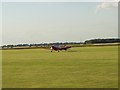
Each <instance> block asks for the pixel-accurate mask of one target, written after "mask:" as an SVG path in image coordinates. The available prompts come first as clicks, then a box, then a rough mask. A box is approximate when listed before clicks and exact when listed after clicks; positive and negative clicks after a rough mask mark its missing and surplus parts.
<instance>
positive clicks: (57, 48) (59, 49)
mask: <svg viewBox="0 0 120 90" xmlns="http://www.w3.org/2000/svg"><path fill="white" fill-rule="evenodd" d="M69 48H71V46H64V47H59V46H55V45H52V46H51V48H50V49H51V52H52V51H53V50H55V51H58V52H59V51H62V50H65V51H66V50H67V49H69Z"/></svg>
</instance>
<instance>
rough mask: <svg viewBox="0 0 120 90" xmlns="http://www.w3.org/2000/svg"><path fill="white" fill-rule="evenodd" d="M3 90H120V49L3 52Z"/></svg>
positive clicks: (93, 48) (113, 47) (95, 48)
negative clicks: (117, 89)
mask: <svg viewBox="0 0 120 90" xmlns="http://www.w3.org/2000/svg"><path fill="white" fill-rule="evenodd" d="M2 52H3V88H117V87H118V47H117V46H104V47H74V48H71V49H70V50H69V51H61V52H56V51H54V52H52V53H51V52H50V50H46V49H24V50H3V51H2Z"/></svg>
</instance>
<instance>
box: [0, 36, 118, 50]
mask: <svg viewBox="0 0 120 90" xmlns="http://www.w3.org/2000/svg"><path fill="white" fill-rule="evenodd" d="M101 43H120V39H118V38H117V39H91V40H86V41H85V42H64V43H62V42H56V43H40V44H17V45H3V46H1V48H17V47H28V48H31V47H50V46H51V45H72V46H78V45H81V44H82V45H83V44H85V45H86V44H101Z"/></svg>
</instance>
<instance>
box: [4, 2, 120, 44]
mask: <svg viewBox="0 0 120 90" xmlns="http://www.w3.org/2000/svg"><path fill="white" fill-rule="evenodd" d="M117 37H118V6H117V4H116V3H113V2H112V3H110V2H109V3H100V2H3V3H2V44H3V45H4V44H19V43H28V44H30V43H44V42H82V41H85V40H89V39H96V38H117Z"/></svg>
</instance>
